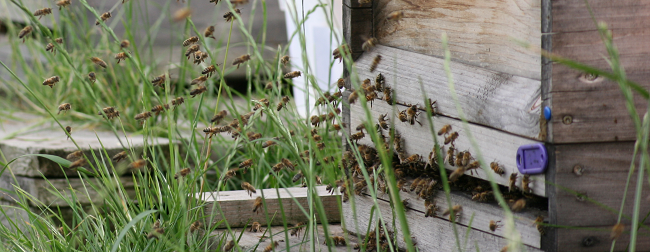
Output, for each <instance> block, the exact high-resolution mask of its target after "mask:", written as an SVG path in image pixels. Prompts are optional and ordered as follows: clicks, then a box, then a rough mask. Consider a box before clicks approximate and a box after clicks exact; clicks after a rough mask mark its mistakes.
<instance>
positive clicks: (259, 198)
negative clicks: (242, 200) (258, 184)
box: [253, 196, 262, 214]
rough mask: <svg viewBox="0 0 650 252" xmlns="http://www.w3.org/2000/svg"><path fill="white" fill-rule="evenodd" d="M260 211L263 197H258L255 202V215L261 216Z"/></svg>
mask: <svg viewBox="0 0 650 252" xmlns="http://www.w3.org/2000/svg"><path fill="white" fill-rule="evenodd" d="M258 211H262V196H257V198H255V202H253V213H257V214H259V212H258Z"/></svg>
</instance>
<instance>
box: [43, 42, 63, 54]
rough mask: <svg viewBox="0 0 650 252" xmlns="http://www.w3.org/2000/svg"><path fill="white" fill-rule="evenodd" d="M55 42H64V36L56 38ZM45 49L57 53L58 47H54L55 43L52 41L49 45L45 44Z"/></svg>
mask: <svg viewBox="0 0 650 252" xmlns="http://www.w3.org/2000/svg"><path fill="white" fill-rule="evenodd" d="M54 42H56V43H58V44H62V43H63V38H57V39H55V40H54ZM45 51H47V52H52V53H54V54H56V48H54V44H52V43H49V44H47V46H45Z"/></svg>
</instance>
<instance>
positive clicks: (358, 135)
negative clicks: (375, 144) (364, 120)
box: [350, 132, 366, 143]
mask: <svg viewBox="0 0 650 252" xmlns="http://www.w3.org/2000/svg"><path fill="white" fill-rule="evenodd" d="M365 136H366V135H365V134H363V132H357V133H354V134H352V135H350V140H353V141H355V143H358V142H359V140H361V139H362V138H364V137H365Z"/></svg>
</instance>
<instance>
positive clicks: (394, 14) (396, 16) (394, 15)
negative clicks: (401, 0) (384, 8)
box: [386, 11, 404, 21]
mask: <svg viewBox="0 0 650 252" xmlns="http://www.w3.org/2000/svg"><path fill="white" fill-rule="evenodd" d="M402 18H404V11H393V12H391V13H390V14H388V16H387V17H386V20H395V21H399V20H400V19H402Z"/></svg>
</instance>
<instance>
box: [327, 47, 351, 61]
mask: <svg viewBox="0 0 650 252" xmlns="http://www.w3.org/2000/svg"><path fill="white" fill-rule="evenodd" d="M341 52H343V53H345V54H346V55H350V54H352V51H351V50H350V48H349V47H348V45H341V46H340V47H337V48H336V49H334V51H333V52H332V55H333V56H334V60H336V59H338V60H339V63H340V62H341V61H342V60H343V54H341Z"/></svg>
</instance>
